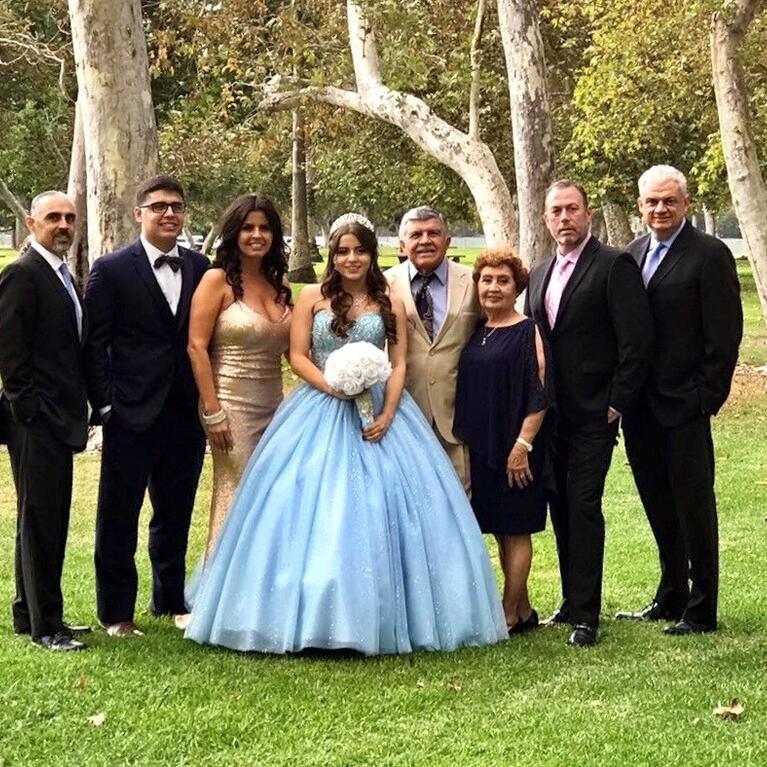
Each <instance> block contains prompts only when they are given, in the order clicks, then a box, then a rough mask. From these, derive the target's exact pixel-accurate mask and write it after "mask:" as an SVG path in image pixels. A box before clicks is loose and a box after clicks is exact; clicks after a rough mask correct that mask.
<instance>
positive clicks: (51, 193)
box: [29, 189, 71, 216]
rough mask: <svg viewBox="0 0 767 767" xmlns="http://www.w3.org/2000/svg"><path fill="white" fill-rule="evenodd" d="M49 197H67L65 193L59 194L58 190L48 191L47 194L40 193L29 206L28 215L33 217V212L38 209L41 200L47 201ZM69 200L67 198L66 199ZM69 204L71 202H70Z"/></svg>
mask: <svg viewBox="0 0 767 767" xmlns="http://www.w3.org/2000/svg"><path fill="white" fill-rule="evenodd" d="M49 197H67V195H66V193H65V192H60V191H59V190H58V189H49V190H48V191H47V192H40V194H38V195H37V196H36V197H35V199H34V200H32V203H31V204H30V206H29V215H30V216H34V214H35V211H36V210H37V209H38V207H40V203H41V202H43V200H47V199H48V198H49ZM67 199H68V200H69V197H67ZM70 202H71V200H70Z"/></svg>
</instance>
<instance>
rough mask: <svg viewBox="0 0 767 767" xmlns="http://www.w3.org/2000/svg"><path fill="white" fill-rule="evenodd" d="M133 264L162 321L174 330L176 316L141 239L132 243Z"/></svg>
mask: <svg viewBox="0 0 767 767" xmlns="http://www.w3.org/2000/svg"><path fill="white" fill-rule="evenodd" d="M133 266H134V267H135V269H136V271H137V272H138V275H139V277H140V278H141V281H142V282H143V283H144V287H145V288H146V289H147V291H148V292H149V295H150V296H152V300H153V301H154V303H155V307H156V308H157V311H158V312H159V313H160V316H161V317H162V319H163V322H165V324H166V325H168V326H169V328H170V329H173V330H174V331H175V329H176V318H175V317H174V316H173V312H171V310H170V306H168V300H167V299H166V298H165V294H164V293H163V292H162V289H161V288H160V284H159V283H158V282H157V278H156V277H155V276H154V274H153V273H152V267H151V266H150V264H149V258H148V257H147V254H146V252H145V251H144V248H143V246H142V245H141V240H137V241H136V242H135V243H134V244H133Z"/></svg>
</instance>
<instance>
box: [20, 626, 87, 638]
mask: <svg viewBox="0 0 767 767" xmlns="http://www.w3.org/2000/svg"><path fill="white" fill-rule="evenodd" d="M61 630H62V631H64V632H66V633H68V634H71V635H72V636H73V637H79V636H82V635H83V634H90V633H91V631H93V629H92V628H91V627H90V626H70V625H68V624H66V623H64V624H63V626H62V629H61ZM14 631H15V632H16V633H17V634H31V633H32V630H31V629H30V628H29V627H28V626H27V627H26V628H15V629H14Z"/></svg>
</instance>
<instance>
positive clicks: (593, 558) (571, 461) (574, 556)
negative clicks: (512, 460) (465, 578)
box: [549, 412, 618, 626]
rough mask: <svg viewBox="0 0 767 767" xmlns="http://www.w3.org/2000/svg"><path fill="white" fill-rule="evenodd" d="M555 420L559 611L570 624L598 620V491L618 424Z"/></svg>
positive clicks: (601, 543) (553, 505)
mask: <svg viewBox="0 0 767 767" xmlns="http://www.w3.org/2000/svg"><path fill="white" fill-rule="evenodd" d="M552 417H553V418H554V419H555V426H554V437H553V440H552V465H553V470H554V481H555V488H556V489H555V492H554V493H553V495H552V496H551V498H550V500H549V511H550V513H551V523H552V525H553V527H554V536H555V538H556V541H557V555H558V557H559V574H560V578H561V580H562V596H563V601H562V605H561V607H560V610H561V611H562V612H563V613H564V614H565V615H566V616H567V617H568V619H569V620H570V622H571V623H573V624H575V623H588V624H590V625H592V626H597V625H598V624H599V612H600V609H601V606H602V569H603V564H604V551H605V520H604V516H603V514H602V495H603V493H604V489H605V479H606V477H607V472H608V471H609V469H610V462H611V460H612V454H613V448H614V447H615V444H616V437H617V434H618V422H617V421H615V422H614V423H611V424H609V423H607V414H605V418H604V420H601V419H600V420H599V421H594V422H589V423H586V424H575V423H572V422H570V421H568V420H567V418H565V417H564V416H562V415H561V414H557V413H553V412H552Z"/></svg>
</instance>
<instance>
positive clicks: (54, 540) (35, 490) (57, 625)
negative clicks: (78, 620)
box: [0, 402, 72, 637]
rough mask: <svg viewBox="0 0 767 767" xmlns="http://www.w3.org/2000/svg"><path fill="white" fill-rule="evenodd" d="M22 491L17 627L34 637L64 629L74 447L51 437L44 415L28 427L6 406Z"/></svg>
mask: <svg viewBox="0 0 767 767" xmlns="http://www.w3.org/2000/svg"><path fill="white" fill-rule="evenodd" d="M0 411H2V412H0V418H2V419H3V420H4V422H5V429H6V436H7V439H8V453H9V454H10V459H11V470H12V472H13V481H14V484H15V486H16V497H17V509H18V516H17V523H16V549H15V570H16V597H15V599H14V600H13V627H14V629H15V631H16V632H17V633H20V634H26V633H30V634H31V635H32V636H33V637H39V636H45V635H52V634H55V633H56V632H57V631H60V630H61V629H62V628H63V626H64V622H63V598H62V594H61V572H62V569H63V567H64V549H65V546H66V542H67V531H68V529H69V511H70V504H71V501H72V448H71V447H69V445H66V444H64V443H63V442H61V441H60V440H58V439H57V438H56V437H54V436H53V434H52V433H51V432H50V430H49V428H48V426H47V424H46V422H45V416H44V415H43V414H41V413H39V414H38V415H37V416H35V418H34V419H33V420H32V422H31V423H30V424H28V425H23V424H19V423H17V422H16V421H14V420H13V419H12V417H11V415H10V413H9V412H8V407H7V403H5V402H0Z"/></svg>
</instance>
